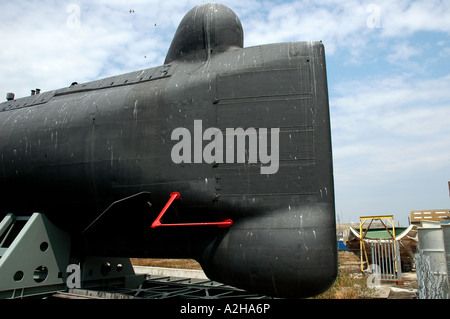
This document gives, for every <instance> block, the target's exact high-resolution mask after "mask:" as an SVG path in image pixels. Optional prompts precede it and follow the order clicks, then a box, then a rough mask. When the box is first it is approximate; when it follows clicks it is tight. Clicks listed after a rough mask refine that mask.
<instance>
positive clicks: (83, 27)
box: [0, 0, 450, 225]
mask: <svg viewBox="0 0 450 319" xmlns="http://www.w3.org/2000/svg"><path fill="white" fill-rule="evenodd" d="M200 3H203V2H200V1H187V0H181V1H153V0H152V1H144V0H141V1H138V0H134V1H126V2H125V1H106V0H104V1H75V0H74V1H7V2H6V1H2V2H1V3H0V38H1V39H2V42H3V43H2V48H1V49H0V61H2V62H1V63H0V97H1V96H3V97H5V96H6V93H7V92H14V93H15V94H16V97H23V96H26V95H29V94H30V90H31V89H34V88H41V89H42V91H48V90H53V89H57V88H61V87H66V86H68V85H69V84H70V83H72V82H73V81H78V82H87V81H91V80H96V79H100V78H103V77H107V76H113V75H119V74H123V73H126V72H131V71H136V70H140V69H145V68H150V67H154V66H158V65H161V64H162V63H163V61H164V58H165V55H166V52H167V50H168V48H169V45H170V42H171V40H172V37H173V35H174V33H175V30H176V28H177V26H178V23H179V22H180V20H181V19H182V17H183V16H184V14H185V13H186V12H187V11H189V10H190V9H191V8H192V7H194V6H195V5H197V4H200ZM221 3H222V4H224V5H227V6H228V7H230V8H231V9H232V10H234V11H235V12H236V14H237V15H238V16H239V18H240V19H241V22H242V25H243V28H244V45H245V46H246V47H247V46H253V45H260V44H267V43H273V42H285V41H304V40H306V41H309V40H322V41H323V43H324V45H325V49H326V54H327V56H326V57H327V71H328V87H329V98H330V111H331V124H332V140H333V157H334V178H335V192H336V197H335V198H336V214H337V216H339V219H340V221H341V222H350V221H358V220H359V216H363V215H379V214H394V217H395V220H396V221H399V222H400V224H402V225H405V224H407V222H408V216H409V212H410V211H411V210H414V209H442V208H450V198H449V189H448V184H447V183H448V181H450V125H449V119H450V63H449V60H450V36H449V35H450V22H449V21H450V1H447V0H446V1H433V0H426V1H424V0H422V1H407V0H389V1H388V0H381V1H376V0H369V1H362V0H361V1H358V0H347V1H341V0H319V1H282V2H279V1H277V2H275V1H256V0H250V1H245V0H241V1H237V0H229V1H222V2H221ZM130 9H132V10H134V12H132V13H130V12H129V10H130Z"/></svg>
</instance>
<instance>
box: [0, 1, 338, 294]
mask: <svg viewBox="0 0 450 319" xmlns="http://www.w3.org/2000/svg"><path fill="white" fill-rule="evenodd" d="M243 39H244V34H243V28H242V25H241V22H240V20H239V18H238V17H237V15H236V14H235V13H234V12H233V11H232V10H231V9H229V8H228V7H226V6H224V5H221V4H217V3H207V4H202V5H198V6H196V7H195V8H193V9H191V10H190V11H189V12H188V13H187V14H186V15H185V16H184V18H183V19H182V21H181V22H180V24H179V27H178V29H177V30H176V33H175V35H174V38H173V40H172V43H171V45H170V47H169V49H168V53H167V56H166V58H165V61H164V64H163V65H161V66H157V67H152V68H149V69H144V70H139V71H135V72H131V73H127V74H122V75H118V76H113V77H108V78H105V79H100V80H96V81H92V82H87V83H76V82H74V83H72V84H71V85H68V86H67V87H64V88H60V89H56V90H52V91H46V92H38V93H39V94H34V95H31V96H28V97H22V98H17V99H14V97H13V96H11V95H10V94H9V95H8V98H7V101H5V102H2V103H1V104H0V158H1V168H0V190H1V194H2V201H1V208H0V217H1V218H3V217H4V216H6V215H7V214H14V215H15V216H31V215H32V214H33V213H36V212H38V213H40V214H42V215H43V216H45V217H46V218H48V220H49V221H51V223H52V224H54V225H56V227H57V228H58V229H60V230H61V231H63V232H64V233H66V234H68V236H69V237H70V254H71V255H72V256H78V257H79V258H83V256H109V257H125V258H192V259H195V260H196V261H198V262H199V263H200V265H201V266H202V268H203V270H204V272H205V274H206V275H207V276H208V277H209V278H210V279H212V280H215V281H219V282H222V283H225V284H228V285H232V286H234V287H238V288H241V289H244V290H248V291H252V292H257V293H261V294H265V295H268V296H273V297H281V298H305V297H309V296H314V295H317V294H320V293H322V292H324V291H326V290H327V289H328V288H329V287H330V286H331V285H332V284H333V282H334V280H335V278H336V275H337V242H336V232H335V229H336V225H335V204H334V183H333V161H332V149H331V131H330V114H329V102H328V88H327V73H326V64H325V50H324V45H323V43H322V42H321V41H317V42H307V41H299V42H287V43H273V44H265V45H258V46H252V47H245V48H244V46H243V43H244V41H243ZM0 261H1V260H0Z"/></svg>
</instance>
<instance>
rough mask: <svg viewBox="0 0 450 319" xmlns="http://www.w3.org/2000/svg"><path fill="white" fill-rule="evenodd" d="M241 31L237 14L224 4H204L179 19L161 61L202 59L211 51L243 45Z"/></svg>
mask: <svg viewBox="0 0 450 319" xmlns="http://www.w3.org/2000/svg"><path fill="white" fill-rule="evenodd" d="M243 43H244V32H243V29H242V25H241V21H240V20H239V18H238V16H237V15H236V14H235V13H234V12H233V11H232V10H231V9H229V8H228V7H226V6H224V5H221V4H218V3H206V4H201V5H198V6H196V7H195V8H193V9H191V10H190V11H189V12H188V13H187V14H186V15H185V16H184V18H183V20H182V21H181V23H180V25H179V26H178V29H177V31H176V33H175V36H174V38H173V40H172V44H171V45H170V48H169V51H168V53H167V56H166V60H165V62H164V64H167V63H170V62H172V61H173V60H182V61H186V62H189V61H198V60H206V59H208V58H209V57H210V56H211V54H214V53H217V52H225V51H229V50H233V49H239V48H243Z"/></svg>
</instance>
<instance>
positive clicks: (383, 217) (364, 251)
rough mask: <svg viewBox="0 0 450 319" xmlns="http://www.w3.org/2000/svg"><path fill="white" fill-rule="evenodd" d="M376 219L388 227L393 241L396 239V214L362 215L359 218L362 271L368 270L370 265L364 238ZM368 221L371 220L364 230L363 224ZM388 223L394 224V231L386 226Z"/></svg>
mask: <svg viewBox="0 0 450 319" xmlns="http://www.w3.org/2000/svg"><path fill="white" fill-rule="evenodd" d="M374 220H377V221H379V222H380V223H381V224H382V225H383V226H384V228H386V231H387V232H388V234H390V235H391V237H392V239H393V241H394V242H395V241H396V237H395V224H394V216H393V215H380V216H361V217H360V218H359V234H360V241H359V249H360V258H361V271H362V272H364V271H366V270H367V269H368V267H369V258H368V257H367V249H366V245H365V242H364V239H365V237H366V235H367V232H368V231H369V229H370V226H371V225H372V223H373V221H374ZM383 220H385V221H386V222H383ZM367 221H370V223H369V226H367V228H366V230H365V231H364V232H363V226H364V224H365V223H366V222H367ZM387 223H390V224H391V225H392V233H391V232H390V231H389V229H388V227H387V226H386V224H387ZM364 257H365V261H364V260H363V259H364ZM395 257H396V256H395ZM395 260H396V259H395ZM365 263H366V264H367V268H366V269H364V264H365ZM397 271H398V269H397V261H395V272H397Z"/></svg>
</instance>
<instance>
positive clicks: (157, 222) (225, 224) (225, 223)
mask: <svg viewBox="0 0 450 319" xmlns="http://www.w3.org/2000/svg"><path fill="white" fill-rule="evenodd" d="M180 197H181V195H180V193H178V192H173V193H172V194H170V199H169V201H168V202H167V204H166V205H165V206H164V208H163V209H162V211H161V213H159V215H158V217H156V219H155V221H154V222H153V223H152V226H151V227H152V228H156V227H163V226H218V227H230V226H231V225H233V221H232V220H231V219H226V220H224V221H222V222H207V223H178V224H162V223H161V218H162V217H163V216H164V214H165V213H166V211H167V210H168V209H169V207H170V205H172V203H173V202H174V200H175V199H179V198H180Z"/></svg>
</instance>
